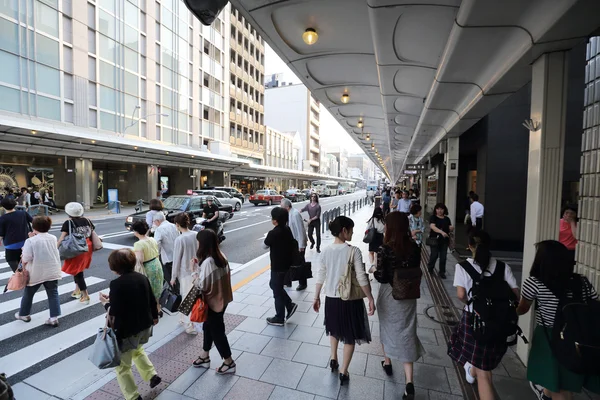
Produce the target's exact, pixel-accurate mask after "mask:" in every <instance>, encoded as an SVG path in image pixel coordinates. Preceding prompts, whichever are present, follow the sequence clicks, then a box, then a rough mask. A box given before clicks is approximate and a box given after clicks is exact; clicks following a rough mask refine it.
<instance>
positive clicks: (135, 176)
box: [119, 164, 158, 202]
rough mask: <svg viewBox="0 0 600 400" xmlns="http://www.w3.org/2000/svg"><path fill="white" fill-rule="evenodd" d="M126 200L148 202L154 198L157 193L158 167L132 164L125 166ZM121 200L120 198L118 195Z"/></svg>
mask: <svg viewBox="0 0 600 400" xmlns="http://www.w3.org/2000/svg"><path fill="white" fill-rule="evenodd" d="M127 183H128V184H127V199H129V201H130V202H132V201H133V202H135V201H137V200H138V199H142V200H144V201H150V200H151V199H154V198H156V195H157V191H158V167H157V166H153V165H141V164H133V165H128V166H127ZM119 198H120V199H121V198H122V196H121V195H119Z"/></svg>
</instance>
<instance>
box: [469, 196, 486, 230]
mask: <svg viewBox="0 0 600 400" xmlns="http://www.w3.org/2000/svg"><path fill="white" fill-rule="evenodd" d="M471 224H472V225H473V228H472V229H476V230H478V231H479V230H481V229H483V204H481V203H480V202H479V196H478V195H477V194H476V193H473V195H472V196H471Z"/></svg>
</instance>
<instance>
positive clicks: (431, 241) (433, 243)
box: [425, 236, 439, 247]
mask: <svg viewBox="0 0 600 400" xmlns="http://www.w3.org/2000/svg"><path fill="white" fill-rule="evenodd" d="M425 244H426V245H427V246H432V247H436V246H437V245H438V244H439V238H438V237H437V236H435V237H434V236H429V237H428V238H427V239H425Z"/></svg>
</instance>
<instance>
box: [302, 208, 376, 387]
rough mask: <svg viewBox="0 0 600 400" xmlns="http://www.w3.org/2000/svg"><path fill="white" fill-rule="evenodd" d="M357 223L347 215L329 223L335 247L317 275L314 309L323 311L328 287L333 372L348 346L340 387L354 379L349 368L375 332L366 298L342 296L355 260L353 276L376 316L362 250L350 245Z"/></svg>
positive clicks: (327, 323)
mask: <svg viewBox="0 0 600 400" xmlns="http://www.w3.org/2000/svg"><path fill="white" fill-rule="evenodd" d="M353 229H354V222H353V221H352V220H351V219H350V218H348V217H345V216H339V217H337V218H336V219H334V220H333V221H332V222H331V223H330V224H329V231H330V232H331V234H332V235H333V236H335V241H334V242H333V244H331V245H329V246H328V247H327V248H326V249H325V251H324V252H323V255H322V256H321V266H320V268H319V273H318V276H317V285H316V289H315V299H314V302H313V309H314V310H315V311H316V312H319V309H320V308H321V298H320V294H321V289H322V287H323V285H325V296H326V297H325V333H326V334H327V335H328V336H329V343H330V345H331V360H330V361H329V367H330V368H331V371H332V372H333V371H337V370H338V368H339V362H338V354H337V350H338V344H339V342H340V341H341V342H342V343H344V361H343V363H342V369H341V370H340V385H344V383H345V382H347V381H348V380H350V375H349V374H348V368H349V367H350V361H351V360H352V355H353V354H354V347H355V345H356V344H359V345H360V344H361V343H369V342H371V330H370V326H369V320H368V318H367V310H366V308H365V303H364V301H363V299H357V300H342V299H341V298H340V297H339V291H338V284H339V282H340V279H341V278H342V275H345V274H346V271H347V269H348V266H349V263H350V261H351V260H353V263H352V267H353V275H354V274H356V279H357V281H358V284H359V285H360V288H361V289H362V292H363V293H364V296H365V297H366V298H367V299H368V301H369V313H368V315H373V314H374V313H375V300H374V299H373V295H372V294H371V285H370V283H369V276H368V275H367V273H366V271H365V266H364V264H363V262H362V254H361V251H360V250H359V249H358V248H357V247H354V246H351V245H349V244H348V243H346V242H347V241H350V240H352V233H353Z"/></svg>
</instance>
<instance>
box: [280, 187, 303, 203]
mask: <svg viewBox="0 0 600 400" xmlns="http://www.w3.org/2000/svg"><path fill="white" fill-rule="evenodd" d="M284 196H285V198H286V199H290V201H292V202H298V201H304V200H306V195H305V194H304V193H303V192H302V191H301V190H300V189H288V190H286V191H285V194H284Z"/></svg>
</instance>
